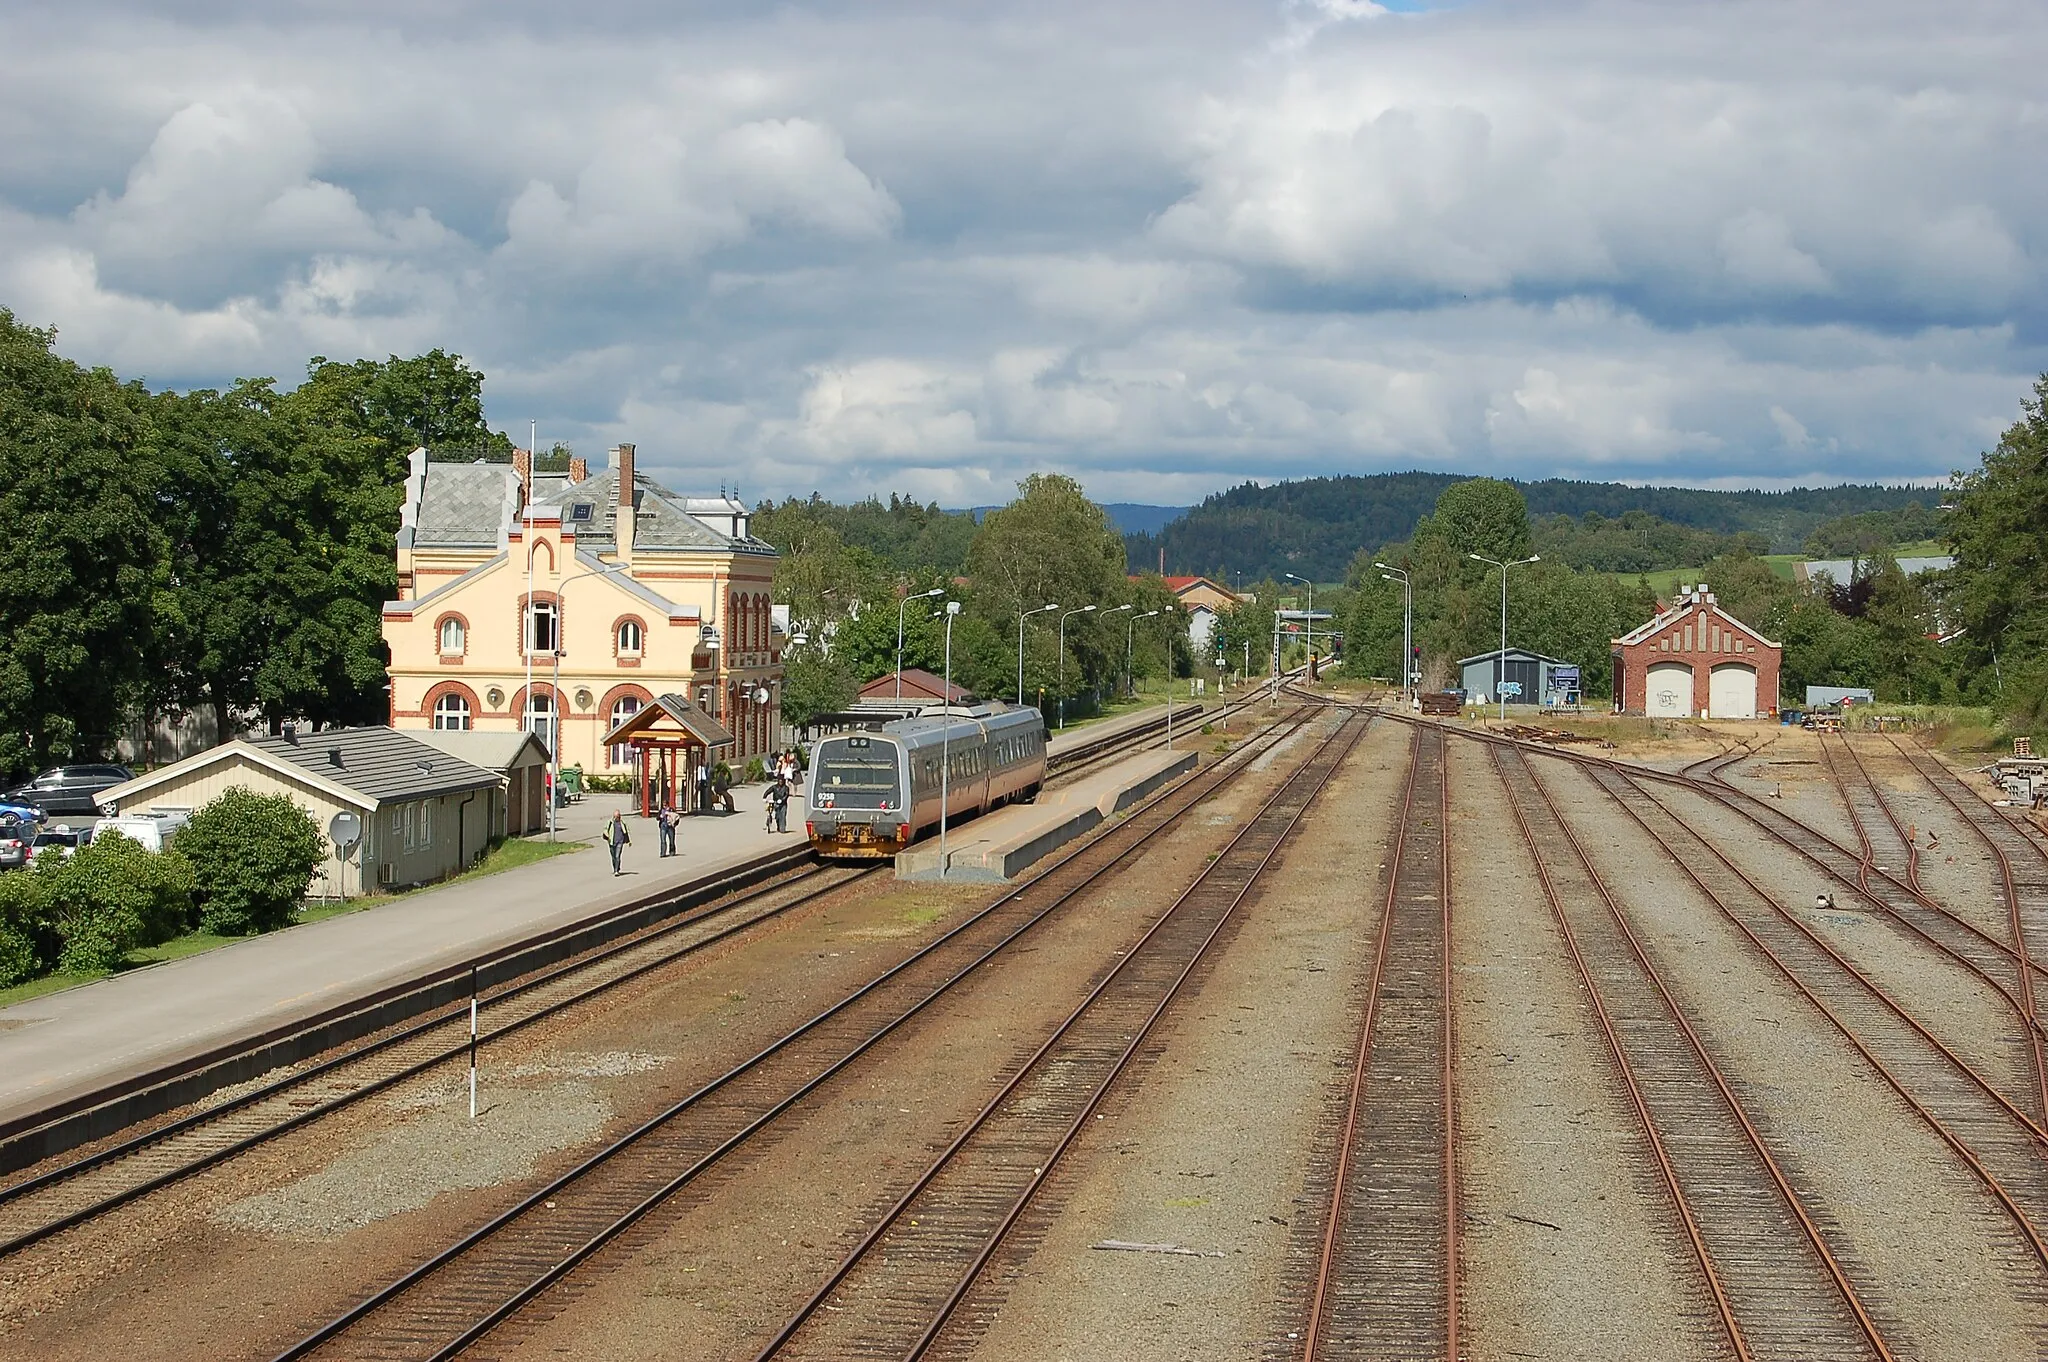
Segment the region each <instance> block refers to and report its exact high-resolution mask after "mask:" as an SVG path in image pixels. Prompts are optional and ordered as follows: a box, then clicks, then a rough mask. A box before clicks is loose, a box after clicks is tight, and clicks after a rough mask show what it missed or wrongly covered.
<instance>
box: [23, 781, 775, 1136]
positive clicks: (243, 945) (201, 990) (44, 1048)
mask: <svg viewBox="0 0 2048 1362" xmlns="http://www.w3.org/2000/svg"><path fill="white" fill-rule="evenodd" d="M762 788H763V787H761V786H759V785H755V786H741V787H737V788H735V789H734V791H733V801H734V804H735V805H736V806H737V808H738V812H736V813H733V814H729V815H725V816H723V817H720V816H717V815H709V816H697V817H687V818H685V819H683V821H682V825H681V827H680V829H679V830H678V832H677V838H676V842H677V850H678V852H679V854H678V855H677V856H675V857H673V858H669V859H661V858H658V857H657V855H656V851H657V847H658V844H659V838H658V835H657V832H656V828H655V825H654V821H653V820H652V819H645V818H639V817H633V816H630V813H629V816H628V818H627V819H626V827H627V829H628V831H629V832H630V834H631V835H632V838H633V844H632V845H631V846H629V847H627V848H626V852H625V857H624V862H625V871H626V873H625V874H624V875H622V876H620V877H618V878H613V876H612V873H611V865H610V862H609V860H608V858H607V857H606V855H605V853H604V851H603V850H602V849H601V848H599V847H597V846H595V845H594V844H593V845H587V846H585V847H584V848H583V849H581V850H579V851H576V852H572V853H568V854H565V855H561V856H557V857H554V858H552V859H549V860H546V861H541V862H539V863H537V864H534V865H529V866H522V867H521V868H519V869H517V870H508V871H504V872H502V873H500V874H496V875H486V876H482V877H480V878H477V879H473V880H467V881H464V882H462V883H460V884H451V885H447V886H444V887H442V888H438V889H422V890H420V891H418V892H416V893H411V894H407V895H405V896H403V897H401V898H399V899H396V900H394V901H392V902H390V903H386V904H382V905H379V906H378V907H375V908H366V909H364V910H363V911H361V912H358V913H350V914H346V915H343V916H341V917H332V918H327V919H325V920H324V921H320V922H312V923H307V924H306V925H304V926H300V927H293V928H291V929H289V930H287V931H282V932H274V933H272V934H270V935H268V936H259V937H252V938H250V939H248V940H246V941H237V942H235V943H234V944H232V945H229V946H223V947H221V948H220V949H219V950H214V951H208V952H206V953H204V954H202V955H193V956H187V957H186V958H184V959H182V960H174V961H171V962H169V963H167V964H162V965H155V966H151V967H149V968H147V969H140V970H135V971H133V972H131V973H128V974H119V975H115V976H114V977H112V978H109V979H103V980H100V981H99V982H97V983H93V984H87V985H85V986H84V987H82V988H74V989H69V990H66V991H65V992H62V993H52V994H49V995H46V996H44V997H41V998H36V999H33V1000H31V1001H29V1002H25V1003H17V1004H15V1005H14V1006H12V1007H8V1008H0V1122H5V1121H8V1120H11V1119H14V1118H16V1117H19V1116H23V1115H26V1114H28V1113H30V1112H34V1111H37V1110H41V1109H44V1108H47V1107H49V1106H51V1105H53V1104H55V1103H58V1102H61V1101H64V1100H66V1099H68V1098H71V1097H73V1096H75V1095H77V1094H79V1093H82V1092H90V1091H95V1090H98V1089H100V1088H103V1087H105V1086H107V1085H108V1084H110V1083H115V1082H119V1081H121V1080H123V1079H127V1078H132V1077H134V1076H135V1075H138V1074H142V1073H147V1072H150V1071H152V1070H154V1069H157V1068H159V1067H161V1066H163V1065H164V1064H167V1063H171V1062H173V1061H176V1060H178V1059H180V1058H184V1057H187V1056H191V1055H196V1054H202V1053H205V1052H206V1051H209V1050H213V1049H216V1048H218V1047H220V1046H223V1045H226V1044H229V1043H230V1042H233V1041H235V1040H237V1039H239V1038H242V1037H245V1036H250V1035H256V1034H260V1033H263V1032H266V1031H271V1030H274V1029H276V1028H277V1027H279V1026H283V1025H288V1024H290V1023H291V1022H293V1021H295V1020H297V1019H300V1018H306V1017H312V1016H315V1015H317V1014H319V1013H322V1012H325V1011H328V1010H330V1009H332V1008H334V1007H336V1006H339V1005H341V1004H344V1003H347V1002H349V1001H351V1000H353V999H356V998H361V997H364V996H366V995H369V994H371V993H374V992H376V991H377V990H378V989H380V988H385V987H388V986H390V985H393V984H397V983H400V982H403V981H405V980H409V979H412V978H415V977H417V976H419V975H422V974H425V973H428V972H430V971H432V970H435V969H437V968H442V967H446V966H449V965H453V964H457V963H459V962H461V961H463V960H465V959H468V958H470V957H473V956H476V955H480V954H484V953H487V952H489V951H491V950H493V949H495V948H498V947H501V946H505V945H509V944H511V943H513V942H515V941H518V940H521V939H523V938H525V937H529V936H532V935H534V934H536V933H538V932H542V931H545V930H547V929H549V928H552V927H558V926H562V925H565V924H568V923H572V922H576V921H578V920H580V919H583V918H588V917H594V916H597V915H599V914H602V913H604V912H606V911H607V910H609V909H612V908H616V907H620V906H623V905H625V904H628V903H632V902H635V901H637V900H641V899H644V898H646V897H647V896H648V895H650V894H653V893H658V892H660V891H663V890H669V889H676V888H680V887H681V886H683V885H686V884H688V883H690V882H693V881H696V880H702V879H707V878H711V877H712V876H713V875H715V874H716V873H718V872H720V871H723V870H727V869H730V868H731V867H733V866H735V865H738V864H740V863H742V862H745V861H749V860H752V859H753V858H755V857H757V856H760V855H761V854H763V853H764V852H768V851H773V850H777V849H781V848H786V847H790V846H793V845H795V844H797V843H798V842H800V841H801V840H802V834H803V818H802V812H801V808H800V807H797V808H793V809H792V813H793V814H794V815H795V816H794V817H793V818H792V820H791V824H790V826H791V829H792V830H791V832H789V833H787V834H782V835H777V834H775V833H772V832H764V831H763V830H762V827H761V821H762V804H761V795H762ZM629 803H630V801H629V800H628V798H627V796H625V795H595V794H594V795H590V796H587V797H586V798H585V799H583V800H582V801H581V802H579V803H577V804H573V805H571V806H570V807H568V808H566V809H562V810H559V811H558V815H557V836H558V837H560V838H562V839H563V840H572V839H573V840H576V841H579V842H591V843H594V839H595V838H596V836H597V834H598V831H599V829H600V828H601V827H602V826H603V824H604V823H605V822H606V821H607V820H609V819H610V817H611V814H612V810H614V809H626V808H627V806H628V804H629Z"/></svg>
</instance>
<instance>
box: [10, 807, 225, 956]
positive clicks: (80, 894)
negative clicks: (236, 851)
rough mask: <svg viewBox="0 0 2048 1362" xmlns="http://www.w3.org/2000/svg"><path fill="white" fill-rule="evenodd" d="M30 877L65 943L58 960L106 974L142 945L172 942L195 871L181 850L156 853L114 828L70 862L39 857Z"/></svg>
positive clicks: (187, 917)
mask: <svg viewBox="0 0 2048 1362" xmlns="http://www.w3.org/2000/svg"><path fill="white" fill-rule="evenodd" d="M28 878H29V879H30V880H31V881H33V883H34V886H35V892H37V893H39V894H40V895H41V896H42V908H41V911H42V915H43V919H44V920H45V921H46V922H48V923H49V924H50V926H51V928H52V929H53V930H54V932H55V934H56V937H57V939H58V942H59V946H58V953H57V963H58V964H60V965H62V966H63V967H64V968H65V969H67V970H71V971H73V972H75V973H79V974H104V973H106V972H107V971H108V970H111V969H114V968H116V967H118V966H119V965H120V963H121V960H122V958H123V957H124V956H126V955H127V954H128V952H129V951H132V950H134V949H135V948H136V947H137V946H149V945H154V944H156V943H157V942H159V941H168V940H170V939H171V938H172V937H174V936H176V935H178V933H180V932H182V931H184V930H185V928H186V926H187V924H188V923H189V922H190V921H191V917H192V871H191V867H190V866H189V865H187V864H186V863H185V859H184V858H183V857H182V856H179V855H178V854H176V853H175V852H166V853H164V854H163V855H158V854H156V853H155V852H152V851H147V850H145V849H144V848H143V847H142V846H141V845H140V844H139V843H137V842H134V841H131V840H130V839H128V838H126V837H123V836H121V835H120V834H118V833H110V834H108V835H107V836H106V837H103V838H100V839H98V840H96V841H94V842H93V843H92V844H91V845H89V846H85V847H82V848H80V849H79V851H78V854H77V855H75V856H72V857H70V858H69V859H64V858H61V857H57V856H43V857H38V858H37V860H36V861H35V863H34V865H33V867H32V868H31V873H30V875H29V876H28Z"/></svg>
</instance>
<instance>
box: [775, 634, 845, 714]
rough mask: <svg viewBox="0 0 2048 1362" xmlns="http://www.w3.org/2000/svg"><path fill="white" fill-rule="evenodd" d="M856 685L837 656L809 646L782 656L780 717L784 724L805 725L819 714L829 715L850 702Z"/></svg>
mask: <svg viewBox="0 0 2048 1362" xmlns="http://www.w3.org/2000/svg"><path fill="white" fill-rule="evenodd" d="M859 690H860V687H859V685H858V684H857V683H856V682H855V681H854V679H853V675H852V673H850V672H848V671H847V670H846V668H845V667H844V666H842V665H841V664H840V662H839V661H838V659H837V658H833V657H827V656H825V655H824V653H823V652H822V651H820V650H818V649H816V648H809V649H806V650H804V651H803V652H801V653H800V654H798V655H797V656H794V657H785V659H784V662H783V668H782V718H783V721H784V722H786V723H791V724H807V723H809V722H810V721H811V720H812V719H813V718H814V717H816V716H817V715H820V714H832V713H836V712H838V711H839V710H843V709H845V708H846V707H847V706H848V705H850V704H852V703H853V698H854V696H855V695H856V694H858V693H859Z"/></svg>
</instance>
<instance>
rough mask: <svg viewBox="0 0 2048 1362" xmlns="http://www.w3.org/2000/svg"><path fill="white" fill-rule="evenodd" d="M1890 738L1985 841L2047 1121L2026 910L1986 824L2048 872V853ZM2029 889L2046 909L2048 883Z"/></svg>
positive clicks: (2046, 1069)
mask: <svg viewBox="0 0 2048 1362" xmlns="http://www.w3.org/2000/svg"><path fill="white" fill-rule="evenodd" d="M1890 741H1891V744H1892V747H1893V749H1894V750H1896V751H1897V752H1898V754H1899V755H1900V756H1902V757H1904V758H1905V759H1906V762H1907V763H1908V764H1909V765H1911V766H1912V768H1913V769H1914V771H1915V772H1917V773H1918V774H1919V776H1920V778H1921V779H1922V780H1924V781H1926V782H1927V784H1928V785H1929V786H1930V787H1932V788H1933V790H1934V792H1935V793H1936V794H1938V795H1940V796H1941V798H1942V799H1943V800H1944V801H1945V802H1946V803H1947V804H1948V806H1949V807H1950V808H1951V809H1953V810H1955V813H1956V816H1957V817H1958V818H1961V819H1962V820H1963V822H1964V823H1966V824H1968V825H1969V828H1970V831H1971V832H1972V833H1974V834H1975V835H1976V836H1977V839H1978V840H1979V841H1981V842H1982V843H1983V844H1984V848H1985V849H1986V850H1987V851H1989V852H1990V853H1991V856H1992V859H1993V860H1994V861H1995V862H1996V863H1997V865H1998V875H1999V879H2000V881H2001V883H2002V886H2003V888H2004V892H2005V911H2006V920H2007V923H2008V925H2009V927H2010V929H2011V931H2012V940H2013V949H2014V951H2015V953H2016V954H2017V955H2018V957H2019V960H2020V962H2021V964H2022V966H2023V968H2022V969H2021V971H2020V1003H2021V1006H2022V1007H2023V1008H2024V1009H2025V1010H2026V1012H2027V1015H2028V1017H2029V1018H2031V1019H2034V1022H2035V1024H2034V1025H2033V1026H2032V1027H2030V1028H2029V1029H2028V1036H2027V1038H2028V1040H2029V1042H2030V1047H2029V1048H2030V1049H2031V1051H2032V1059H2033V1063H2034V1079H2035V1083H2034V1086H2035V1094H2036V1097H2037V1098H2038V1100H2039V1102H2040V1104H2041V1113H2042V1119H2043V1121H2044V1122H2048V1054H2044V1047H2043V1044H2042V1028H2041V1025H2040V1023H2039V1019H2038V1014H2037V1013H2036V1012H2035V1009H2034V1004H2035V994H2034V985H2033V979H2032V977H2031V973H2032V972H2031V970H2030V969H2027V968H2024V966H2028V965H2031V964H2032V952H2031V948H2030V947H2029V945H2028V942H2027V923H2026V914H2025V912H2024V909H2023V907H2022V903H2021V900H2022V897H2023V896H2022V894H2021V892H2020V882H2019V879H2018V877H2017V876H2015V875H2014V873H2013V868H2012V860H2011V858H2010V857H2009V856H2007V855H2006V852H2005V848H2004V847H2003V846H2001V845H2000V844H1999V839H1998V838H1996V837H1993V836H1992V835H1991V832H1990V828H1991V827H1993V826H1995V827H1998V828H1999V829H2000V830H2001V832H2002V833H2004V834H2005V835H2007V836H2015V837H2018V838H2019V840H2020V841H2021V842H2023V843H2024V844H2025V845H2026V846H2027V847H2029V848H2030V849H2031V850H2032V851H2033V852H2034V854H2035V856H2036V857H2037V858H2039V859H2040V860H2041V861H2042V863H2043V865H2044V870H2048V853H2044V852H2043V851H2042V850H2041V848H2040V847H2038V846H2036V845H2035V844H2034V842H2033V840H2032V839H2031V838H2029V837H2027V836H2026V833H2025V831H2024V830H2023V829H2021V828H2019V827H2017V826H2015V825H2014V824H2013V823H2012V821H2011V820H2010V819H2007V818H2005V817H2003V816H2001V815H2000V814H1999V812H1998V810H1996V809H1994V808H1991V807H1990V806H1988V805H1986V804H1985V803H1984V801H1982V800H1981V799H1977V798H1976V797H1975V796H1974V795H1973V794H1972V793H1971V791H1970V790H1969V789H1968V788H1965V789H1964V790H1963V794H1964V796H1965V797H1966V798H1967V799H1968V800H1969V802H1970V804H1971V807H1970V808H1965V807H1964V804H1963V801H1962V800H1959V799H1957V797H1956V796H1955V794H1954V793H1953V792H1952V791H1951V789H1950V788H1949V787H1950V786H1951V785H1953V784H1960V783H1961V782H1959V781H1957V780H1956V778H1955V776H1954V775H1953V774H1952V773H1950V772H1949V771H1948V769H1947V768H1946V767H1944V766H1942V765H1941V763H1940V762H1939V761H1937V760H1935V759H1934V758H1932V757H1929V756H1927V755H1926V754H1925V753H1916V752H1910V751H1908V750H1907V748H1906V746H1905V745H1904V744H1902V743H1900V742H1899V741H1898V740H1897V739H1896V738H1892V739H1890ZM2044 880H2048V876H2044ZM2033 887H2035V888H2036V889H2037V890H2040V891H2043V892H2041V898H2042V899H2043V904H2042V907H2043V908H2044V910H2048V882H2044V883H2043V884H2041V885H2039V886H2033Z"/></svg>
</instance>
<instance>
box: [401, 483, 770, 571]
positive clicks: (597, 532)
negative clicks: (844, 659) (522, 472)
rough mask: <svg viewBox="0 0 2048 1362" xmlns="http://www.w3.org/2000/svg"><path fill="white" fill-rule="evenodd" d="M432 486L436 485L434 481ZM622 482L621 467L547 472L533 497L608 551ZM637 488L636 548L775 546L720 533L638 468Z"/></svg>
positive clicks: (591, 545) (581, 538)
mask: <svg viewBox="0 0 2048 1362" xmlns="http://www.w3.org/2000/svg"><path fill="white" fill-rule="evenodd" d="M429 486H430V487H431V486H432V484H431V481H430V482H429ZM618 487H619V470H618V469H616V468H606V469H603V470H601V471H599V472H596V473H593V474H591V475H590V476H589V477H587V478H585V479H584V480H583V481H582V482H570V481H569V480H568V479H567V478H565V477H547V476H545V475H543V476H541V477H537V478H535V479H534V480H533V500H534V504H535V505H539V506H558V507H560V508H561V512H562V524H563V526H564V527H565V528H573V529H574V530H575V531H576V543H577V546H578V547H579V548H587V549H590V550H591V551H593V552H596V553H608V552H610V551H611V550H612V549H613V548H615V547H616V546H617V544H618V516H619V501H618ZM633 492H634V497H635V502H634V508H633V547H634V548H635V549H636V550H637V549H717V550H727V549H732V548H738V549H741V550H746V549H753V550H755V551H758V552H763V553H773V552H774V549H773V548H772V547H771V546H770V545H769V544H768V543H767V542H766V541H765V540H761V539H756V538H754V537H753V536H752V535H749V536H747V537H746V538H744V539H735V538H733V537H732V536H730V535H724V534H720V533H719V532H718V531H717V530H714V529H712V528H711V527H710V526H708V525H706V524H705V523H704V522H703V521H701V520H698V519H697V518H696V517H695V516H693V515H691V514H690V513H689V511H688V510H687V509H686V508H685V506H684V504H683V498H681V497H679V496H677V495H676V494H675V493H674V492H671V491H669V490H668V488H666V487H663V486H662V485H661V484H660V483H658V482H655V481H654V480H653V479H652V478H648V477H643V476H641V475H640V474H638V473H636V474H634V476H633ZM578 507H588V508H589V510H588V511H585V512H582V513H581V514H582V515H584V516H585V517H586V518H584V519H578V515H579V512H578V509H577V508H578Z"/></svg>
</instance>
